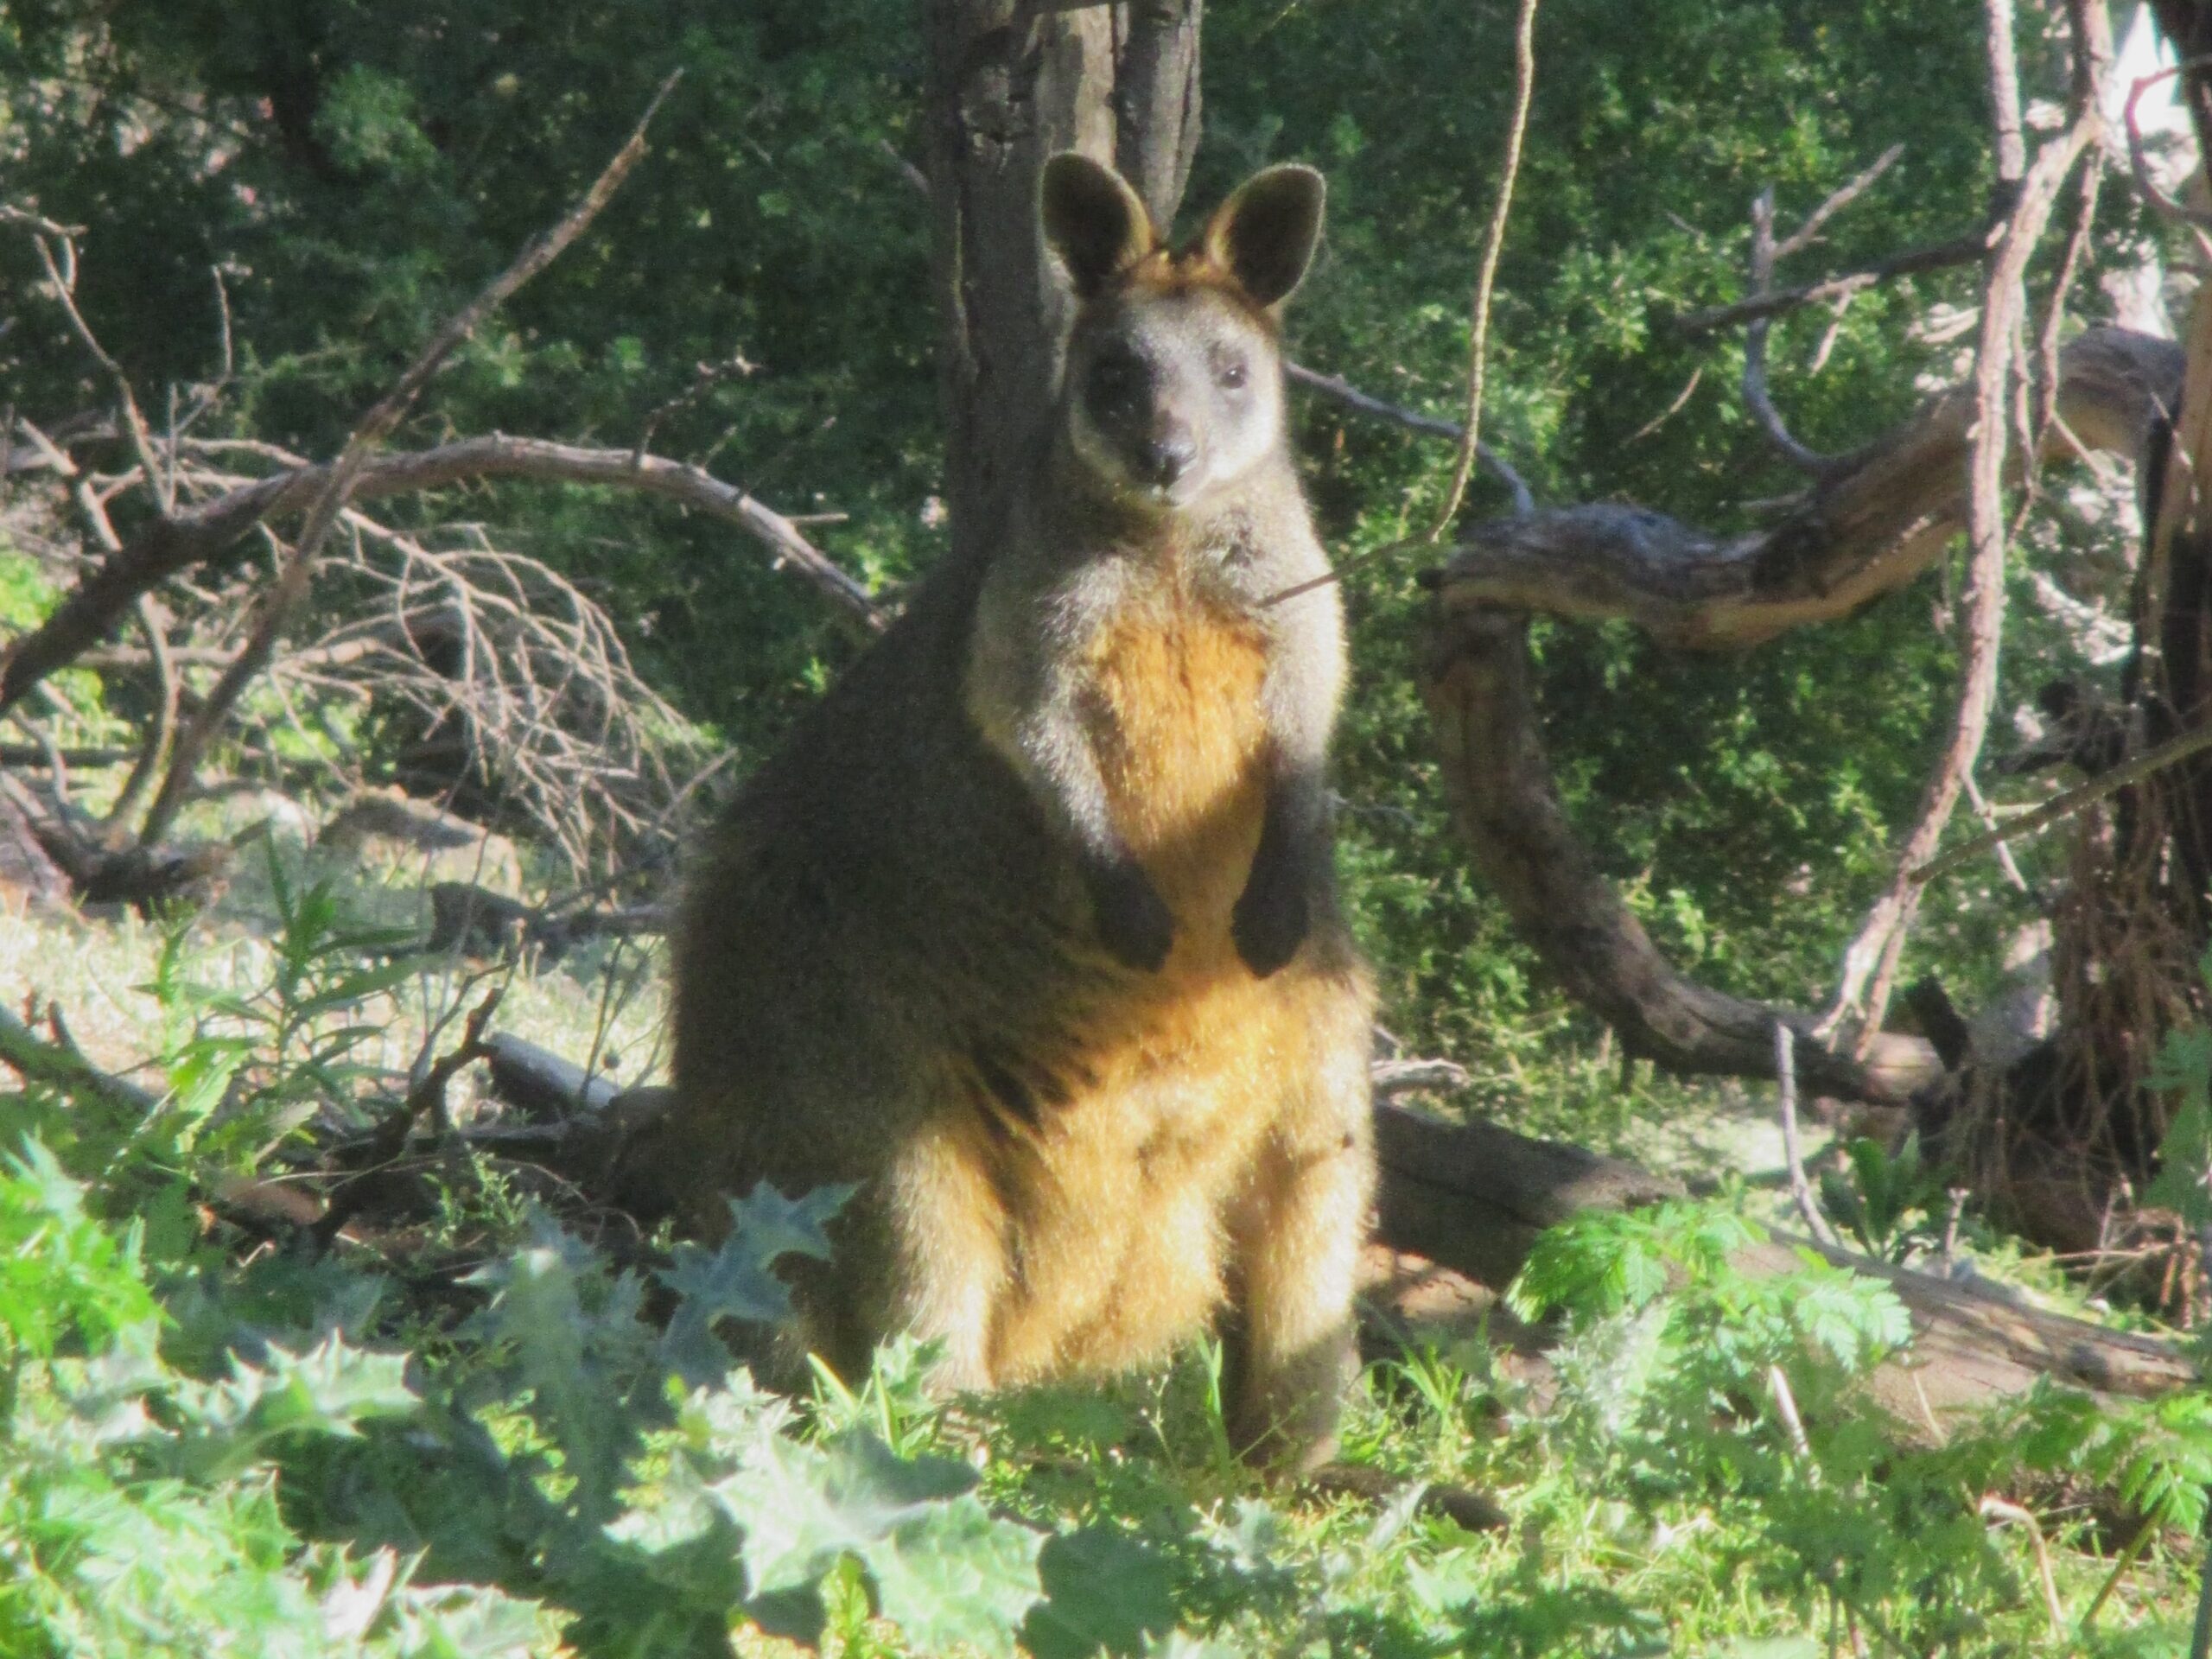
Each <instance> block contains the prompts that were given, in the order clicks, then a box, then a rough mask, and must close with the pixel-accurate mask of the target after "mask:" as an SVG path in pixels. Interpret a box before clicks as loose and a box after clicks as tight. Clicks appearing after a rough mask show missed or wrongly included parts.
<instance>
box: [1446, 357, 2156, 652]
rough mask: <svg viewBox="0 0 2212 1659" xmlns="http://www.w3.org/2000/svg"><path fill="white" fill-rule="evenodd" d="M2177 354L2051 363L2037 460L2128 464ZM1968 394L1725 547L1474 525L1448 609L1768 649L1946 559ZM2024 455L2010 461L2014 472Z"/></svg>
mask: <svg viewBox="0 0 2212 1659" xmlns="http://www.w3.org/2000/svg"><path fill="white" fill-rule="evenodd" d="M2181 366H2182V353H2181V348H2180V347H2179V346H2176V345H2175V344H2174V343H2173V342H2172V341H2171V340H2158V339H2155V338H2153V337H2152V336H2151V335H2149V334H2137V333H2134V332H2133V331H2132V330H2129V329H2125V328H2092V329H2089V330H2088V331H2087V332H2085V333H2084V334H2082V336H2081V338H2080V339H2078V340H2075V341H2074V342H2073V343H2072V344H2071V345H2069V346H2067V348H2066V349H2065V350H2064V351H2063V353H2060V357H2059V385H2058V396H2057V410H2058V419H2057V421H2056V424H2055V426H2054V428H2053V430H2052V433H2051V435H2050V438H2049V439H2048V440H2047V441H2046V442H2045V446H2044V447H2045V450H2046V457H2045V458H2046V459H2057V458H2059V457H2060V456H2062V455H2064V454H2074V453H2076V452H2079V451H2105V452H2108V453H2112V454H2124V455H2126V456H2127V457H2129V458H2130V459H2133V457H2134V456H2135V455H2136V454H2139V453H2140V451H2141V449H2142V447H2143V443H2144V441H2145V437H2146V436H2147V435H2148V434H2149V432H2150V430H2151V428H2152V423H2154V422H2155V421H2157V420H2158V419H2159V418H2161V417H2162V416H2163V417H2166V418H2171V414H2172V412H2173V411H2174V410H2177V409H2178V408H2179V406H2180V388H2181ZM1973 427H1974V390H1973V388H1972V387H1970V386H1965V387H1958V388H1955V389H1954V390H1952V391H1948V392H1946V393H1944V394H1943V395H1942V396H1941V397H1937V398H1936V400H1935V401H1934V402H1933V403H1931V404H1929V405H1928V406H1927V407H1926V408H1924V409H1923V410H1921V412H1920V413H1919V414H1917V415H1916V416H1913V417H1912V418H1911V419H1910V420H1909V421H1907V422H1906V423H1904V425H1903V426H1901V427H1899V428H1897V429H1896V430H1895V431H1893V432H1891V433H1889V434H1887V435H1885V436H1883V437H1881V438H1878V439H1877V440H1876V441H1875V442H1873V443H1872V444H1870V445H1868V446H1867V447H1866V448H1864V449H1862V450H1860V451H1859V453H1858V454H1855V455H1852V456H1849V457H1847V458H1846V459H1845V460H1844V461H1841V462H1840V463H1839V464H1838V466H1837V467H1836V469H1835V471H1834V473H1833V474H1830V475H1829V476H1827V477H1826V478H1824V479H1822V480H1821V481H1820V482H1819V483H1818V484H1816V485H1815V486H1814V487H1813V488H1812V489H1810V490H1808V492H1807V493H1805V495H1804V496H1803V497H1802V498H1801V499H1800V500H1799V501H1798V503H1797V505H1796V506H1794V507H1793V508H1792V509H1791V510H1790V511H1789V513H1788V514H1786V515H1785V516H1784V517H1783V518H1782V519H1781V520H1780V521H1779V522H1778V523H1777V524H1774V525H1772V526H1771V527H1770V528H1768V529H1766V530H1763V531H1756V532H1753V533H1751V534H1748V535H1742V536H1734V537H1721V536H1714V535H1711V534H1708V533H1707V532H1706V531H1700V530H1697V529H1694V528H1693V527H1692V526H1690V525H1688V524H1683V523H1682V522H1681V520H1679V519H1676V518H1669V517H1668V516H1667V515H1666V514H1664V513H1662V512H1653V511H1651V510H1650V509H1649V508H1646V507H1638V506H1632V505H1614V504H1611V503H1604V502H1593V503H1591V504H1588V505H1582V506H1573V507H1564V508H1558V509H1554V510H1551V511H1548V512H1534V513H1524V514H1522V515H1520V516H1518V517H1516V518H1499V519H1494V520H1492V521H1491V522H1490V523H1488V524H1478V525H1476V526H1475V527H1474V528H1473V529H1472V530H1471V531H1469V532H1468V533H1467V535H1466V537H1465V539H1464V540H1463V541H1462V542H1461V543H1460V544H1459V550H1458V551H1457V553H1456V554H1455V555H1454V556H1453V557H1452V560H1451V562H1450V563H1448V564H1447V565H1446V566H1445V568H1444V570H1443V572H1442V575H1441V576H1440V580H1439V585H1438V593H1439V596H1440V600H1441V601H1442V603H1443V604H1444V606H1445V607H1446V608H1447V609H1450V610H1464V609H1468V608H1471V607H1477V606H1482V607H1498V608H1502V609H1510V610H1516V611H1533V612H1541V613H1546V614H1548V615H1553V616H1567V617H1580V618H1585V619H1592V620H1594V619H1599V618H1607V617H1624V618H1626V619H1627V620H1630V621H1631V622H1633V623H1635V624H1636V625H1637V626H1639V627H1641V628H1643V630H1644V631H1645V632H1648V633H1649V634H1650V635H1651V636H1652V637H1653V638H1654V639H1659V640H1662V641H1663V642H1665V643H1666V644H1669V645H1680V646H1684V647H1687V648H1689V649H1693V650H1700V651H1719V650H1738V649H1742V648H1745V647H1747V646H1751V645H1763V644H1764V643H1765V642H1766V641H1768V640H1770V639H1774V638H1775V637H1776V636H1777V635H1779V634H1782V633H1785V632H1789V630H1790V629H1792V628H1799V627H1803V626H1807V625H1808V624H1809V623H1815V622H1827V621H1831V620H1834V619H1835V618H1838V617H1841V616H1845V615H1847V614H1849V613H1851V612H1853V611H1854V610H1856V609H1858V608H1859V607H1860V606H1862V605H1864V604H1866V603H1867V602H1868V601H1870V600H1873V599H1877V598H1878V597H1880V596H1881V595H1882V594H1886V593H1889V592H1891V590H1892V589H1894V588H1900V587H1903V586H1904V584H1905V583H1906V582H1910V581H1911V580H1912V579H1913V577H1915V576H1916V575H1919V574H1920V573H1921V571H1923V570H1924V569H1927V568H1928V567H1929V565H1930V564H1932V563H1935V562H1936V559H1937V558H1938V557H1940V556H1942V551H1943V549H1944V547H1945V546H1946V545H1947V544H1948V542H1949V541H1950V538H1951V537H1953V536H1954V535H1955V534H1957V533H1958V531H1960V530H1961V529H1962V528H1963V527H1964V525H1965V523H1966V515H1967V455H1968V453H1969V451H1970V450H1971V448H1972V442H1973ZM2013 465H2014V467H2016V468H2017V466H2018V459H2017V458H2015V460H2014V462H2013Z"/></svg>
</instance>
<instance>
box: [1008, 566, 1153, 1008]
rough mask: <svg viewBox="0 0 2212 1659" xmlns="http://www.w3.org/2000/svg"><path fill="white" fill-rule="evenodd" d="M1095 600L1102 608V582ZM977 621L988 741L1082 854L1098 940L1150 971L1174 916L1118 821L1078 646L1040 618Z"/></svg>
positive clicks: (1075, 622) (1105, 589) (1070, 615)
mask: <svg viewBox="0 0 2212 1659" xmlns="http://www.w3.org/2000/svg"><path fill="white" fill-rule="evenodd" d="M1095 585H1096V588H1097V590H1098V591H1097V592H1096V593H1094V594H1091V595H1090V598H1091V600H1092V602H1093V604H1094V605H1103V603H1104V602H1105V601H1106V600H1107V599H1108V598H1110V592H1111V590H1110V588H1109V586H1108V584H1107V583H1106V582H1104V581H1103V580H1101V581H1100V582H1097V583H1096V584H1095ZM997 621H998V619H997V618H996V617H995V615H992V614H991V613H989V612H988V611H987V613H986V624H987V626H983V627H981V628H979V630H978V634H977V641H976V654H975V656H974V658H973V659H972V660H971V662H970V664H969V676H968V704H969V712H970V714H971V715H973V716H974V717H975V720H976V724H977V727H978V728H979V729H980V730H981V731H982V734H983V738H984V741H986V742H988V743H989V744H990V745H991V747H993V748H995V749H996V750H997V751H998V752H999V753H1001V755H1003V756H1004V757H1005V758H1006V760H1007V762H1008V763H1009V764H1011V765H1012V766H1013V767H1014V772H1015V773H1016V774H1017V775H1018V776H1019V777H1020V779H1021V781H1022V783H1023V784H1024V785H1026V786H1027V788H1028V791H1029V793H1030V795H1031V796H1032V797H1033V798H1034V799H1035V800H1036V801H1037V803H1038V804H1039V805H1040V806H1041V807H1042V808H1043V809H1044V810H1045V814H1046V817H1047V818H1048V819H1049V820H1051V822H1052V827H1053V829H1055V831H1056V832H1058V835H1059V836H1061V838H1062V839H1063V840H1064V841H1065V842H1066V843H1067V845H1068V846H1069V848H1070V849H1071V850H1072V852H1073V853H1074V855H1075V862H1076V868H1077V872H1078V873H1079V874H1081V876H1082V878H1083V885H1084V892H1085V893H1087V894H1088V895H1089V897H1090V908H1091V913H1092V915H1093V917H1094V918H1096V922H1097V925H1098V937H1099V940H1100V942H1101V943H1102V944H1104V945H1105V947H1106V949H1107V950H1109V952H1111V953H1112V955H1113V956H1114V957H1115V958H1116V960H1118V961H1120V962H1122V963H1126V964H1127V965H1128V966H1129V967H1132V968H1137V969H1143V970H1145V971H1146V972H1151V971H1152V970H1154V969H1157V968H1159V967H1160V965H1161V964H1162V963H1165V962H1166V960H1167V951H1168V947H1169V946H1170V945H1171V944H1173V943H1174V938H1175V918H1174V915H1173V912H1170V911H1169V910H1168V908H1167V901H1166V899H1162V898H1161V897H1160V890H1159V889H1158V888H1157V887H1154V886H1153V884H1152V878H1151V877H1150V876H1149V875H1147V874H1145V869H1144V866H1143V865H1142V864H1141V863H1139V862H1138V861H1137V857H1136V855H1135V853H1133V852H1132V851H1130V849H1129V845H1128V842H1126V841H1124V840H1123V839H1122V833H1121V831H1120V830H1119V829H1116V827H1115V823H1114V815H1113V809H1112V804H1111V802H1110V800H1109V798H1108V795H1107V791H1106V779H1105V775H1104V773H1103V772H1102V771H1101V770H1100V767H1099V764H1098V752H1097V749H1096V747H1095V740H1094V738H1093V735H1092V734H1093V732H1094V730H1095V728H1096V727H1097V725H1098V724H1099V715H1098V713H1097V711H1096V709H1094V708H1092V707H1091V706H1090V699H1092V698H1094V697H1095V696H1096V695H1097V693H1096V687H1095V685H1094V684H1093V683H1092V682H1091V681H1090V677H1088V675H1087V674H1085V673H1084V671H1082V669H1081V667H1080V664H1079V658H1078V656H1077V652H1076V651H1075V650H1074V649H1072V648H1071V646H1069V645H1067V644H1066V642H1065V640H1062V639H1054V637H1053V635H1052V634H1051V633H1047V632H1046V629H1045V627H1044V626H1043V625H1042V624H1041V623H1037V622H1032V623H1030V624H1029V625H1028V626H1020V627H1017V626H1003V625H1000V626H989V625H990V624H995V623H997ZM1058 622H1059V625H1060V626H1059V630H1058V632H1064V633H1071V634H1072V633H1078V632H1080V629H1081V628H1082V626H1084V617H1083V613H1082V610H1081V609H1080V608H1078V607H1067V611H1066V612H1065V613H1064V614H1063V615H1062V616H1061V617H1060V618H1058Z"/></svg>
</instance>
